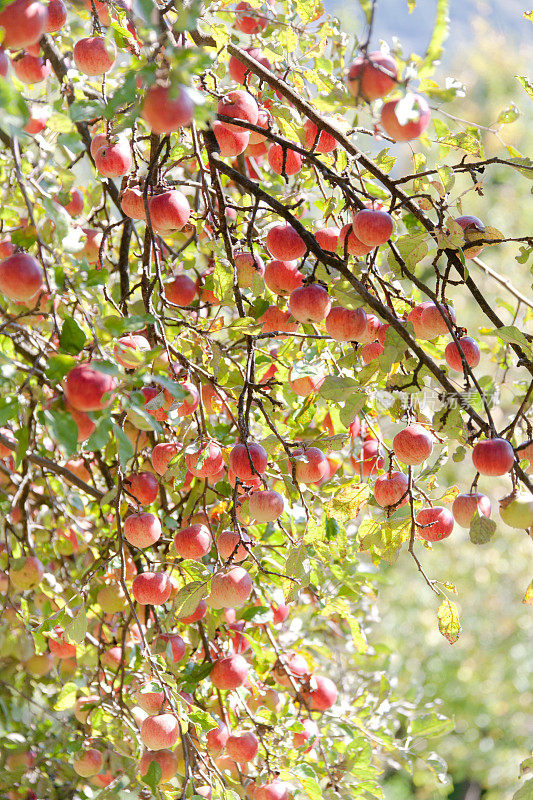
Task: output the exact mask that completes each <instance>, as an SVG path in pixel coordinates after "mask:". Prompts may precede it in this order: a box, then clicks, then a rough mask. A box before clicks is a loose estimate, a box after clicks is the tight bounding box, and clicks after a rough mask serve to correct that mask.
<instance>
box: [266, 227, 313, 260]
mask: <svg viewBox="0 0 533 800" xmlns="http://www.w3.org/2000/svg"><path fill="white" fill-rule="evenodd" d="M266 246H267V250H268V252H269V253H270V255H271V256H272V258H278V259H279V260H280V261H295V260H296V259H297V258H301V257H302V256H303V255H304V254H305V252H306V250H307V246H306V244H305V242H304V240H303V239H302V238H301V237H300V236H299V234H297V233H296V231H295V230H294V228H293V227H292V225H290V224H289V223H288V222H287V223H281V224H279V225H274V226H273V227H272V228H270V230H269V231H268V233H267V235H266Z"/></svg>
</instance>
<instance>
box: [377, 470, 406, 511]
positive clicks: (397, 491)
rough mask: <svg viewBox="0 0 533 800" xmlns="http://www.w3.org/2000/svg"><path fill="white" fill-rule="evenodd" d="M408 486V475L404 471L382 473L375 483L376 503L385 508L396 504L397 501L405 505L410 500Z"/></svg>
mask: <svg viewBox="0 0 533 800" xmlns="http://www.w3.org/2000/svg"><path fill="white" fill-rule="evenodd" d="M408 487H409V481H408V479H407V475H404V474H403V472H397V471H394V472H391V473H390V474H389V473H386V474H385V475H380V477H379V478H377V479H376V482H375V484H374V497H375V499H376V503H377V504H378V505H380V506H382V507H384V508H385V507H387V506H395V505H396V504H397V503H399V504H400V505H401V506H403V505H405V504H406V503H407V500H408V497H407V489H408ZM402 498H403V499H402ZM400 501H401V502H400Z"/></svg>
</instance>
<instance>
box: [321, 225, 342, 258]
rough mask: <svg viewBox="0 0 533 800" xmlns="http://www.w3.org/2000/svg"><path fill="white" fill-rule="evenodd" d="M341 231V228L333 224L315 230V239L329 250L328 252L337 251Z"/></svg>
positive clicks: (324, 248)
mask: <svg viewBox="0 0 533 800" xmlns="http://www.w3.org/2000/svg"><path fill="white" fill-rule="evenodd" d="M348 227H349V226H348ZM340 233H341V229H340V228H336V227H335V226H333V225H332V226H330V227H327V228H319V229H318V230H317V231H315V239H316V240H317V243H318V245H319V246H320V247H321V248H322V250H327V252H328V253H336V252H337V244H338V241H339V236H340Z"/></svg>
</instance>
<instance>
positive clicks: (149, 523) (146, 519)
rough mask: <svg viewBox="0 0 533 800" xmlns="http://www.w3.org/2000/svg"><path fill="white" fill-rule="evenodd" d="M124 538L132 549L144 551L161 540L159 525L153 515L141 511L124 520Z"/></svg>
mask: <svg viewBox="0 0 533 800" xmlns="http://www.w3.org/2000/svg"><path fill="white" fill-rule="evenodd" d="M124 538H125V539H126V540H127V541H128V542H129V543H130V544H132V545H134V547H139V548H140V549H142V550H144V548H145V547H151V546H152V545H153V544H155V543H156V542H158V541H159V539H160V538H161V523H160V522H159V520H158V518H157V517H156V516H155V514H150V513H148V512H146V511H141V512H140V513H138V514H130V516H129V517H126V519H125V520H124Z"/></svg>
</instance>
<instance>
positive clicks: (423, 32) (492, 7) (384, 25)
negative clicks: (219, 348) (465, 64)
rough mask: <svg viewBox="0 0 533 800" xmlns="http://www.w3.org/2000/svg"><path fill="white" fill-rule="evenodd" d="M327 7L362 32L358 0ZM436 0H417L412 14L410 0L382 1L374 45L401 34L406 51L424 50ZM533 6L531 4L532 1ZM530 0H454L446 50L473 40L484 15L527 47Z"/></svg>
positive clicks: (531, 29)
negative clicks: (475, 24)
mask: <svg viewBox="0 0 533 800" xmlns="http://www.w3.org/2000/svg"><path fill="white" fill-rule="evenodd" d="M323 1H324V5H325V7H326V10H327V11H329V12H330V13H332V14H335V15H336V16H338V17H340V18H341V20H342V21H343V24H344V25H345V27H346V30H349V31H353V32H354V33H357V32H359V33H361V32H362V31H363V30H364V27H363V17H362V15H359V18H358V16H357V15H356V14H354V11H353V10H354V7H356V8H359V3H358V2H357V0H351V2H350V3H349V7H348V4H347V3H345V2H343V0H323ZM436 5H437V3H436V0H417V4H416V8H415V10H414V11H413V13H412V14H409V13H408V10H407V0H378V5H377V7H378V12H377V15H376V21H375V24H374V36H373V40H374V44H376V45H377V44H378V41H379V39H385V40H386V41H388V42H390V41H391V39H392V37H393V36H397V37H398V38H399V39H400V41H401V42H402V45H403V47H404V51H405V52H410V51H415V52H418V53H420V52H423V51H424V49H425V48H426V46H427V43H428V41H429V36H430V33H431V30H432V25H433V19H434V17H435V9H436ZM530 5H531V4H530ZM524 10H527V0H451V2H450V37H449V39H448V42H447V46H446V51H447V53H448V55H449V56H454V55H456V54H457V50H458V48H460V47H464V45H465V44H466V43H467V42H468V41H469V40H471V26H472V22H473V20H474V19H475V18H476V17H478V16H482V17H484V18H485V19H486V20H487V21H488V23H489V25H490V27H491V28H493V29H494V30H495V31H498V32H501V33H502V34H503V35H504V36H505V40H506V43H507V44H508V45H509V46H511V47H512V46H515V47H516V46H519V47H521V46H524V47H526V45H527V44H528V43H529V45H531V42H532V41H533V24H532V23H531V22H529V21H528V20H526V19H524V17H523V12H524Z"/></svg>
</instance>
